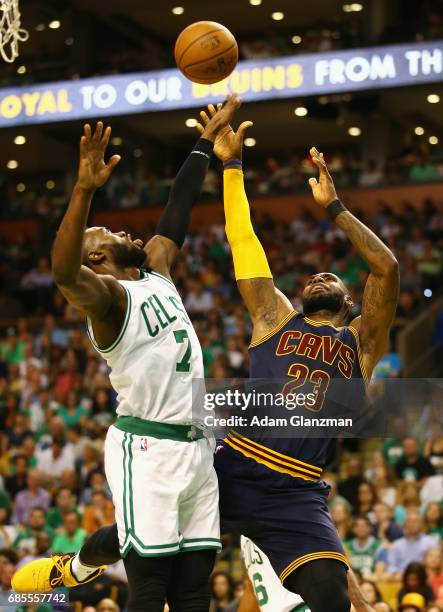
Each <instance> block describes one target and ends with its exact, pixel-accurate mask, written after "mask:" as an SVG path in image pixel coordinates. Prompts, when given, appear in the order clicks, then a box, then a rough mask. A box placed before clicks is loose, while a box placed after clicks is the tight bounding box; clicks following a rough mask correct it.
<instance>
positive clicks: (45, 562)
mask: <svg viewBox="0 0 443 612" xmlns="http://www.w3.org/2000/svg"><path fill="white" fill-rule="evenodd" d="M74 556H75V555H53V556H52V557H49V559H36V560H35V561H30V562H29V563H26V565H23V567H21V568H20V569H18V570H17V571H16V572H15V574H14V575H13V577H12V580H11V585H12V588H13V589H14V591H16V592H17V593H49V592H50V591H52V590H53V589H56V588H57V587H61V586H66V587H76V586H79V585H80V584H86V582H91V581H92V580H95V579H96V578H98V577H99V576H101V574H103V572H104V571H105V569H106V567H107V566H106V565H102V566H101V567H99V568H97V571H96V572H94V573H93V574H91V575H90V576H89V577H88V578H86V580H82V581H81V582H79V581H78V580H77V578H75V577H74V575H73V574H72V571H71V561H72V559H73V558H74Z"/></svg>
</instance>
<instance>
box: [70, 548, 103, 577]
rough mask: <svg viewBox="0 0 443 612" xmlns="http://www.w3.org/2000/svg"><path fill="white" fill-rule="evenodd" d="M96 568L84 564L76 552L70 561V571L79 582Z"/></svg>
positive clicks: (96, 568)
mask: <svg viewBox="0 0 443 612" xmlns="http://www.w3.org/2000/svg"><path fill="white" fill-rule="evenodd" d="M97 570H98V567H91V566H90V565H85V564H84V563H82V562H81V561H80V555H79V553H77V554H76V555H75V557H74V558H73V559H72V561H71V572H72V574H74V578H76V579H77V580H78V581H79V582H83V580H86V578H89V576H90V575H91V574H93V573H94V572H96V571H97Z"/></svg>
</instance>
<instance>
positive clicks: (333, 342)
mask: <svg viewBox="0 0 443 612" xmlns="http://www.w3.org/2000/svg"><path fill="white" fill-rule="evenodd" d="M249 359H250V379H261V380H268V381H270V380H278V381H279V384H280V381H283V382H284V381H287V383H285V384H284V385H283V388H284V392H285V393H288V392H289V391H290V392H293V393H295V392H297V391H301V392H303V393H304V394H308V393H310V392H311V393H312V394H313V397H315V401H314V402H313V403H312V405H311V406H308V407H303V410H302V411H303V412H304V414H305V415H308V416H311V417H318V418H320V417H321V416H322V415H324V416H326V414H328V410H329V414H330V413H331V408H334V407H335V408H336V410H337V409H338V410H339V412H340V414H341V415H344V414H347V415H348V416H350V415H356V414H357V413H358V410H360V409H362V407H363V406H364V403H365V386H366V385H365V381H366V379H367V377H366V372H365V371H364V366H363V363H362V360H361V353H360V346H359V338H358V332H357V330H356V329H354V328H353V327H352V326H347V327H339V328H338V327H335V326H334V325H333V324H332V323H330V322H329V321H314V320H312V319H309V318H308V317H306V316H303V314H301V313H298V312H296V311H293V312H291V313H290V314H289V315H288V316H287V317H286V318H285V319H284V320H283V321H282V322H281V323H280V325H279V326H278V327H277V328H276V329H274V330H273V331H272V332H270V333H269V334H268V335H266V336H264V337H263V338H261V339H260V340H259V341H258V342H255V343H253V344H251V346H250V350H249ZM348 381H351V382H350V383H349V384H348ZM296 410H297V411H298V412H300V410H299V409H298V408H297V409H296ZM297 431H298V430H297ZM320 435H322V434H321V433H320ZM285 436H286V434H285ZM225 441H226V442H227V443H228V444H229V445H230V446H231V447H232V448H234V449H235V450H237V451H239V452H240V453H242V454H243V455H244V457H247V458H248V459H249V460H251V459H252V460H253V461H254V462H257V463H258V464H261V465H262V466H266V467H267V468H268V470H266V472H267V474H268V475H269V469H271V470H274V471H275V472H280V476H281V475H282V474H289V475H290V476H293V477H298V478H301V479H303V480H305V481H316V482H317V481H318V480H319V478H320V476H321V472H322V469H323V468H324V466H325V464H326V462H327V459H328V449H329V444H330V442H331V436H329V438H328V437H326V436H325V437H312V436H310V435H305V436H303V434H302V435H301V436H300V437H298V434H296V435H291V432H289V434H288V435H287V436H286V437H276V436H270V435H269V430H268V433H267V432H266V429H261V428H260V427H259V428H256V429H255V430H254V435H253V437H251V438H250V437H249V436H242V435H240V434H238V435H235V433H233V434H230V435H229V436H228V437H227V438H226V439H225ZM256 467H258V466H256ZM305 484H306V485H307V484H308V483H307V482H305Z"/></svg>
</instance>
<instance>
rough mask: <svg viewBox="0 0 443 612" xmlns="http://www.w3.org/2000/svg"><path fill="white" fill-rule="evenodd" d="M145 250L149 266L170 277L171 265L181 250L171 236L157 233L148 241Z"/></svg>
mask: <svg viewBox="0 0 443 612" xmlns="http://www.w3.org/2000/svg"><path fill="white" fill-rule="evenodd" d="M144 250H145V253H146V255H147V257H146V264H147V265H148V267H149V268H151V269H152V270H154V271H156V272H160V274H163V275H164V276H167V277H168V278H170V270H171V266H172V264H173V263H174V261H175V258H176V257H177V255H178V253H179V251H180V249H179V247H178V245H177V244H176V243H175V242H174V241H173V240H171V239H170V238H166V236H160V235H158V234H156V235H155V236H153V237H152V238H151V240H149V242H147V243H146V245H145V248H144Z"/></svg>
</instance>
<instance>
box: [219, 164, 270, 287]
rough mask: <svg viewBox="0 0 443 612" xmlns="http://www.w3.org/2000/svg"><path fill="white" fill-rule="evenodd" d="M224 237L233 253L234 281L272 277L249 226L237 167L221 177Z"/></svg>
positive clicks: (248, 212) (243, 191)
mask: <svg viewBox="0 0 443 612" xmlns="http://www.w3.org/2000/svg"><path fill="white" fill-rule="evenodd" d="M223 187H224V207H225V217H226V235H227V237H228V242H229V244H230V246H231V250H232V258H233V260H234V271H235V278H236V279H237V280H242V279H248V278H272V274H271V270H270V268H269V264H268V260H267V258H266V254H265V252H264V250H263V247H262V245H261V243H260V241H259V239H258V238H257V236H256V235H255V232H254V228H253V227H252V223H251V214H250V210H249V202H248V198H247V196H246V192H245V186H244V182H243V172H242V171H241V170H240V169H239V168H229V169H226V170H225V171H224V174H223Z"/></svg>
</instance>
